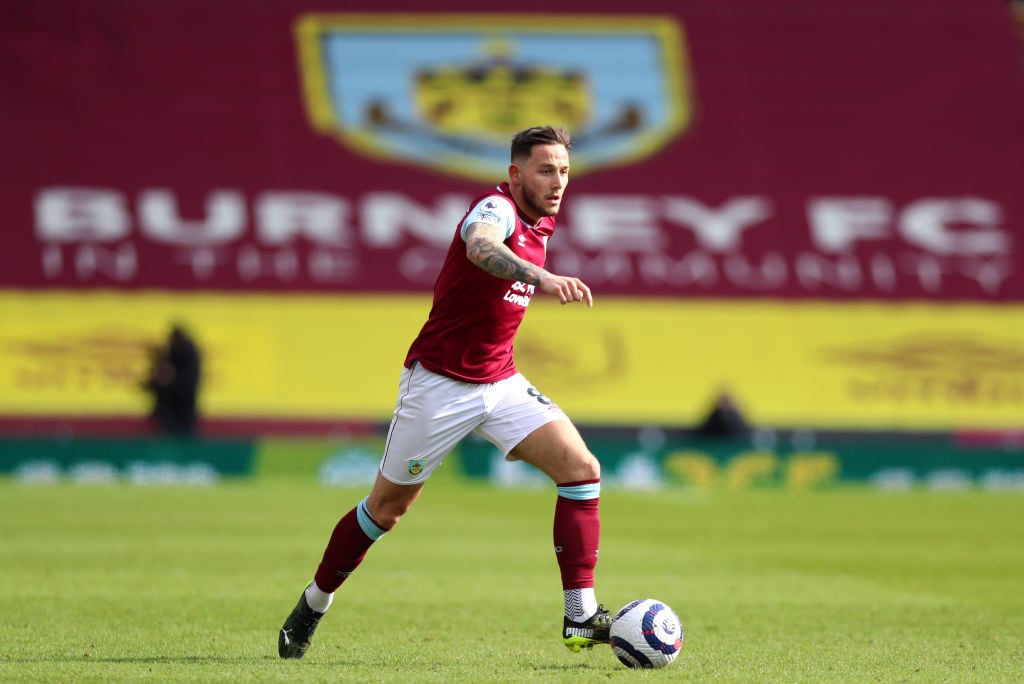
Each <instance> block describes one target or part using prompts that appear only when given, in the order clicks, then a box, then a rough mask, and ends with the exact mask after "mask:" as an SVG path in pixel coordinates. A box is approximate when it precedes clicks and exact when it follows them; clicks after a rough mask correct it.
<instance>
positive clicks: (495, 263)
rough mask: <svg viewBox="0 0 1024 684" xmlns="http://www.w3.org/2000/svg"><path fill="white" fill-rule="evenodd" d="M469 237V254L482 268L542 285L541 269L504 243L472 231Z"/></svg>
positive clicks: (521, 280)
mask: <svg viewBox="0 0 1024 684" xmlns="http://www.w3.org/2000/svg"><path fill="white" fill-rule="evenodd" d="M474 232H475V231H474ZM467 237H468V242H467V247H468V249H469V255H470V257H471V258H472V259H473V261H474V262H476V263H477V264H478V265H479V266H480V268H482V269H484V270H485V271H487V272H488V273H490V274H491V275H493V276H496V277H498V278H504V279H506V280H518V281H520V282H524V283H526V284H528V285H540V274H541V271H540V269H539V268H537V266H535V265H533V264H531V263H529V262H528V261H524V260H523V259H520V258H519V257H517V256H516V255H515V254H513V252H512V250H510V249H509V248H508V247H506V246H505V245H504V244H502V243H495V242H493V241H490V240H486V239H482V238H480V237H478V236H476V235H473V234H472V233H471V234H470V235H469V236H467Z"/></svg>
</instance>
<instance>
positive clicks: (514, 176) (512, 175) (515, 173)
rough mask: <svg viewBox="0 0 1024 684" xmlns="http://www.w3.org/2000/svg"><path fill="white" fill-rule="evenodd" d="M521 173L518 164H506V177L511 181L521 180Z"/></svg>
mask: <svg viewBox="0 0 1024 684" xmlns="http://www.w3.org/2000/svg"><path fill="white" fill-rule="evenodd" d="M522 173H523V172H522V170H521V169H520V168H519V165H518V164H509V165H508V179H509V180H510V181H512V182H513V183H519V182H520V181H521V180H522Z"/></svg>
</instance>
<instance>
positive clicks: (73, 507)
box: [0, 479, 1024, 683]
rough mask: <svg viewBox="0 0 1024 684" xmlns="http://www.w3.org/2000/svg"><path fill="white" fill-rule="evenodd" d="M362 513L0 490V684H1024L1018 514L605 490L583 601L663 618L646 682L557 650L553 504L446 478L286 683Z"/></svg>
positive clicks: (229, 498)
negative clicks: (673, 630)
mask: <svg viewBox="0 0 1024 684" xmlns="http://www.w3.org/2000/svg"><path fill="white" fill-rule="evenodd" d="M362 495H363V491H362V490H345V489H329V488H325V487H321V486H317V485H313V484H307V485H303V484H298V483H294V482H291V483H289V482H285V481H269V482H267V481H264V482H259V483H248V484H227V485H221V486H217V487H214V488H209V489H188V488H160V487H151V488H142V487H129V486H123V485H118V486H82V485H79V486H72V485H59V486H26V485H18V484H14V483H11V482H7V481H4V482H0V636H2V644H3V646H2V648H0V681H4V682H12V681H14V682H17V681H46V682H50V681H68V682H70V681H75V682H107V681H123V680H132V681H141V680H150V681H161V682H164V681H230V682H241V681H304V682H306V681H308V682H317V681H322V682H335V681H353V682H378V681H379V682H416V681H422V682H453V681H454V682H482V681H538V682H539V681H550V682H604V681H613V682H614V681H623V682H625V681H669V680H673V681H675V680H679V679H686V680H690V681H708V680H718V681H735V682H753V681H757V682H821V681H843V682H866V681H881V682H895V681H911V682H929V683H930V682H939V681H951V682H968V681H976V682H1007V681H1020V680H1022V679H1024V665H1022V663H1024V591H1022V589H1024V543H1022V542H1024V495H1021V494H1020V493H981V492H958V493H952V492H950V493H926V492H916V493H899V494H895V493H890V494H884V493H875V492H869V491H864V490H857V489H840V490H834V491H829V492H814V493H799V494H793V493H785V492H781V491H754V492H746V493H725V492H721V493H713V494H693V493H687V492H682V491H671V492H664V493H659V494H642V493H628V492H623V491H615V490H610V489H606V491H605V495H604V497H603V499H602V512H603V524H604V530H603V540H602V547H601V563H600V564H599V566H598V595H599V598H600V599H601V600H602V601H604V602H605V603H606V604H607V605H608V606H609V607H612V608H617V607H618V606H620V605H622V604H624V603H626V602H627V601H628V600H630V599H633V598H641V597H645V596H651V597H655V598H659V599H661V600H663V601H665V602H667V603H669V604H670V605H671V606H673V607H674V608H675V609H676V611H677V612H678V613H679V614H680V616H681V617H682V619H683V622H684V624H685V629H686V644H685V646H684V647H683V652H682V654H681V655H680V657H679V658H678V660H677V661H676V662H675V663H673V664H672V665H671V666H670V667H669V668H667V669H665V670H660V671H631V670H627V669H625V668H623V667H622V666H620V665H619V664H618V661H616V660H615V658H614V656H613V655H612V654H611V653H610V651H609V650H608V649H605V648H602V649H595V650H594V651H593V652H591V653H582V654H571V653H569V652H568V651H566V650H565V649H564V647H563V646H562V645H561V642H560V639H559V628H560V620H561V609H562V605H561V588H560V585H559V583H558V573H557V569H556V565H555V561H554V554H553V552H552V551H551V548H550V547H551V540H550V536H551V532H550V528H551V512H552V504H553V499H552V497H553V493H552V492H551V491H549V490H544V491H502V490H495V489H490V488H486V487H482V486H479V487H478V486H469V485H460V484H458V483H455V482H452V481H446V480H444V479H439V480H438V481H437V482H436V483H435V482H431V483H430V484H428V486H427V489H426V490H425V491H424V495H423V497H422V498H421V500H420V501H419V502H418V503H417V504H416V506H415V507H414V509H413V511H412V512H411V513H410V515H409V516H408V517H407V518H406V519H405V520H404V521H403V522H402V524H401V525H400V526H399V528H398V529H397V530H396V531H395V532H393V533H392V534H390V535H388V536H387V537H385V538H384V539H383V540H382V541H381V542H380V543H379V544H377V546H376V547H375V548H374V549H373V550H372V551H371V553H370V555H369V556H368V557H367V560H366V562H365V563H364V564H363V566H362V568H360V571H359V572H358V573H357V574H356V575H354V576H353V578H352V579H351V580H350V581H349V582H348V583H347V584H346V585H345V587H344V588H343V589H342V590H341V592H339V594H338V597H337V598H336V602H335V605H334V607H333V608H332V610H331V612H330V613H329V614H328V616H327V617H326V618H325V619H324V621H323V623H321V627H320V630H319V631H318V633H317V635H316V639H315V640H314V642H313V646H312V648H311V650H310V653H309V654H308V655H307V656H306V658H305V659H304V660H302V661H281V660H279V659H278V657H277V655H276V636H277V630H278V628H279V626H280V623H281V622H282V621H283V619H284V617H285V615H286V614H287V612H288V611H289V610H290V609H291V607H292V605H293V604H294V602H295V600H296V599H297V597H298V594H299V592H300V591H301V589H302V587H303V586H304V584H305V582H306V581H307V580H308V579H309V577H310V576H311V574H312V572H313V570H314V569H315V567H316V564H317V562H318V561H319V556H320V552H321V550H322V547H323V544H324V542H325V541H326V538H327V535H328V534H329V533H330V530H331V528H332V527H333V525H334V523H335V521H336V520H337V518H338V516H339V515H341V514H342V513H343V512H345V511H346V510H347V509H348V508H349V507H350V506H352V505H353V504H354V503H355V502H356V501H358V499H359V498H361V496H362Z"/></svg>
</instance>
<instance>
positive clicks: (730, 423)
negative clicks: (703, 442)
mask: <svg viewBox="0 0 1024 684" xmlns="http://www.w3.org/2000/svg"><path fill="white" fill-rule="evenodd" d="M751 429H752V428H751V425H750V423H749V422H748V421H747V419H746V418H745V417H744V415H743V412H742V411H740V408H739V406H737V405H736V402H735V401H734V400H733V398H732V395H730V394H729V393H728V392H722V393H721V394H719V395H718V398H717V399H715V402H714V404H712V405H711V410H710V411H709V412H708V414H707V415H706V416H705V417H704V419H703V420H702V421H701V422H700V423H698V424H697V425H696V426H695V427H694V428H693V434H694V435H696V436H698V437H744V436H746V435H749V434H750V432H751Z"/></svg>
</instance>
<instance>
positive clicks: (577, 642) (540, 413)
mask: <svg viewBox="0 0 1024 684" xmlns="http://www.w3.org/2000/svg"><path fill="white" fill-rule="evenodd" d="M569 148H570V139H569V133H568V131H566V130H565V129H564V128H561V127H551V126H544V127H537V128H529V129H526V130H525V131H521V132H519V133H517V134H516V135H515V136H514V137H513V139H512V145H511V163H510V165H509V167H508V174H509V177H508V181H507V182H504V183H502V184H501V185H499V186H498V187H496V188H492V189H490V190H489V191H486V192H484V193H482V194H481V195H479V196H478V197H477V198H476V199H475V200H474V201H473V202H472V204H471V205H470V207H469V211H467V213H466V215H465V216H464V217H463V219H462V220H461V221H460V222H459V224H458V226H456V227H455V230H454V235H453V237H452V242H451V246H450V247H449V250H448V255H447V256H446V258H445V261H444V264H443V265H442V267H441V271H440V274H439V275H438V278H437V282H436V283H435V285H434V301H433V306H432V308H431V310H430V314H429V316H428V318H427V322H426V323H425V324H424V325H423V328H422V329H421V330H420V333H419V335H418V336H417V337H416V339H415V340H414V341H413V343H412V346H411V347H410V349H409V352H408V354H407V356H406V358H405V363H404V368H403V369H402V374H401V378H400V382H399V398H398V401H397V404H396V407H395V411H394V417H393V419H392V421H391V425H390V427H389V429H388V434H387V441H386V443H385V447H384V455H383V457H382V458H381V462H380V468H379V471H378V473H377V480H376V482H375V483H374V485H373V488H372V490H371V491H370V494H369V496H367V497H366V498H365V499H363V500H362V501H361V502H360V503H359V504H357V505H356V506H355V507H354V508H352V509H351V510H350V511H349V512H348V513H347V514H345V516H344V517H342V518H341V520H339V521H338V523H337V525H336V526H335V528H334V531H333V533H332V534H331V536H330V539H329V540H328V543H327V547H326V549H325V550H324V553H323V558H322V560H321V562H320V566H319V568H318V569H317V571H316V573H315V575H314V577H313V581H312V582H310V583H309V584H308V585H307V587H306V590H305V591H304V592H303V593H302V595H301V596H300V597H299V601H298V603H297V604H296V606H295V608H294V609H293V610H292V612H291V614H290V615H289V616H288V618H287V620H286V621H285V623H284V625H283V626H282V628H281V630H280V632H279V634H278V653H279V655H280V656H281V657H282V658H301V657H302V656H303V655H305V653H306V650H307V649H308V648H309V643H310V639H311V638H312V636H313V632H314V630H316V628H317V625H318V624H319V622H320V618H322V617H323V615H324V613H325V612H326V611H327V609H328V607H329V606H330V605H331V602H332V600H333V597H334V592H335V591H336V590H337V589H338V588H339V587H340V586H341V584H342V583H343V582H344V581H345V580H346V579H347V578H348V577H349V576H350V575H351V574H352V573H353V572H354V571H355V569H356V567H357V566H359V564H360V563H361V562H362V560H363V557H364V556H365V555H366V553H367V551H369V549H370V547H371V546H372V545H373V544H374V542H376V541H377V540H378V539H380V538H381V537H382V536H383V535H384V534H385V533H386V532H388V531H389V530H391V529H393V528H394V526H395V524H396V523H397V522H398V520H399V518H401V517H402V515H404V514H405V513H406V511H407V510H408V509H409V507H410V506H412V504H413V502H415V501H416V499H417V497H419V495H420V491H421V490H422V488H423V485H424V483H425V482H426V480H427V478H428V477H429V476H430V475H431V473H432V472H433V471H434V469H435V468H437V466H439V465H440V464H441V462H442V461H443V460H444V458H445V456H446V455H447V454H448V453H449V452H450V451H451V450H452V448H453V447H455V446H456V445H457V444H458V443H459V442H460V441H461V440H462V439H463V438H464V437H466V436H467V435H468V434H469V433H471V432H476V433H477V434H479V435H481V436H482V437H484V438H486V439H487V440H489V441H490V442H492V443H493V444H494V445H495V446H497V447H498V448H499V449H500V450H501V451H502V453H503V454H505V456H506V458H508V459H509V460H522V461H524V462H526V463H529V464H530V465H532V466H534V467H536V468H538V469H539V470H540V471H542V472H543V473H544V474H546V475H547V476H548V477H550V478H551V479H552V481H553V482H554V484H555V486H556V494H557V496H556V499H555V507H554V508H555V510H554V525H553V527H554V533H553V538H554V547H555V558H556V560H557V562H558V567H559V572H560V574H561V583H562V590H563V591H562V593H563V599H564V605H565V615H564V618H563V621H562V640H563V643H564V644H565V646H566V647H567V648H568V649H569V650H571V651H574V652H577V651H580V650H581V649H583V648H592V647H593V646H594V645H595V644H601V643H608V639H609V634H608V632H609V628H610V626H611V616H610V615H609V614H608V612H607V611H605V610H604V607H603V606H601V605H599V604H598V603H597V599H596V597H595V592H594V569H595V567H596V566H597V552H598V541H599V537H600V517H599V513H598V502H599V497H600V489H601V467H600V464H599V463H598V461H597V459H596V458H595V457H594V455H593V454H592V453H591V452H590V450H589V449H588V448H587V446H586V444H585V443H584V441H583V438H582V437H581V436H580V434H579V432H578V431H577V430H576V427H575V426H574V425H573V424H572V422H570V420H569V418H568V417H567V416H566V415H565V413H563V412H562V410H561V409H560V408H559V407H558V405H557V404H555V403H554V402H553V401H552V400H550V399H548V398H547V397H546V396H545V395H544V394H542V393H541V392H539V391H537V389H535V388H534V387H533V386H532V385H531V384H530V382H529V381H528V380H527V379H526V378H525V377H524V376H523V375H522V374H521V373H519V372H518V371H517V370H516V366H515V361H514V359H513V350H512V348H513V341H514V338H515V335H516V332H517V330H518V329H519V324H520V323H521V322H522V320H523V316H524V315H525V313H526V306H527V305H528V304H529V303H530V300H531V298H532V296H533V294H534V293H535V292H536V291H537V290H540V291H541V292H544V293H546V294H549V295H554V296H555V297H557V298H558V300H559V301H560V302H561V303H562V304H568V303H574V302H582V303H585V304H586V305H587V306H593V297H592V295H591V292H590V288H589V287H587V285H586V284H585V283H584V282H583V281H582V280H580V279H579V278H574V277H566V276H560V275H555V274H554V273H551V272H549V271H546V270H544V268H543V264H544V260H545V255H546V252H547V241H548V238H549V237H550V236H551V235H552V234H553V233H554V230H555V215H556V214H557V213H558V210H559V207H560V205H561V201H562V197H563V194H564V192H565V187H566V184H567V183H568V181H569ZM493 590H494V591H495V592H497V593H500V592H501V590H502V589H501V587H500V586H494V587H493ZM487 623H488V624H493V625H494V627H495V632H494V634H492V635H490V637H491V638H494V639H504V638H507V637H505V636H504V635H503V634H502V632H504V628H503V626H502V624H503V623H502V621H501V617H500V613H497V614H496V615H495V617H494V618H493V619H491V620H488V621H487ZM482 628H483V629H485V630H486V626H482Z"/></svg>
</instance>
